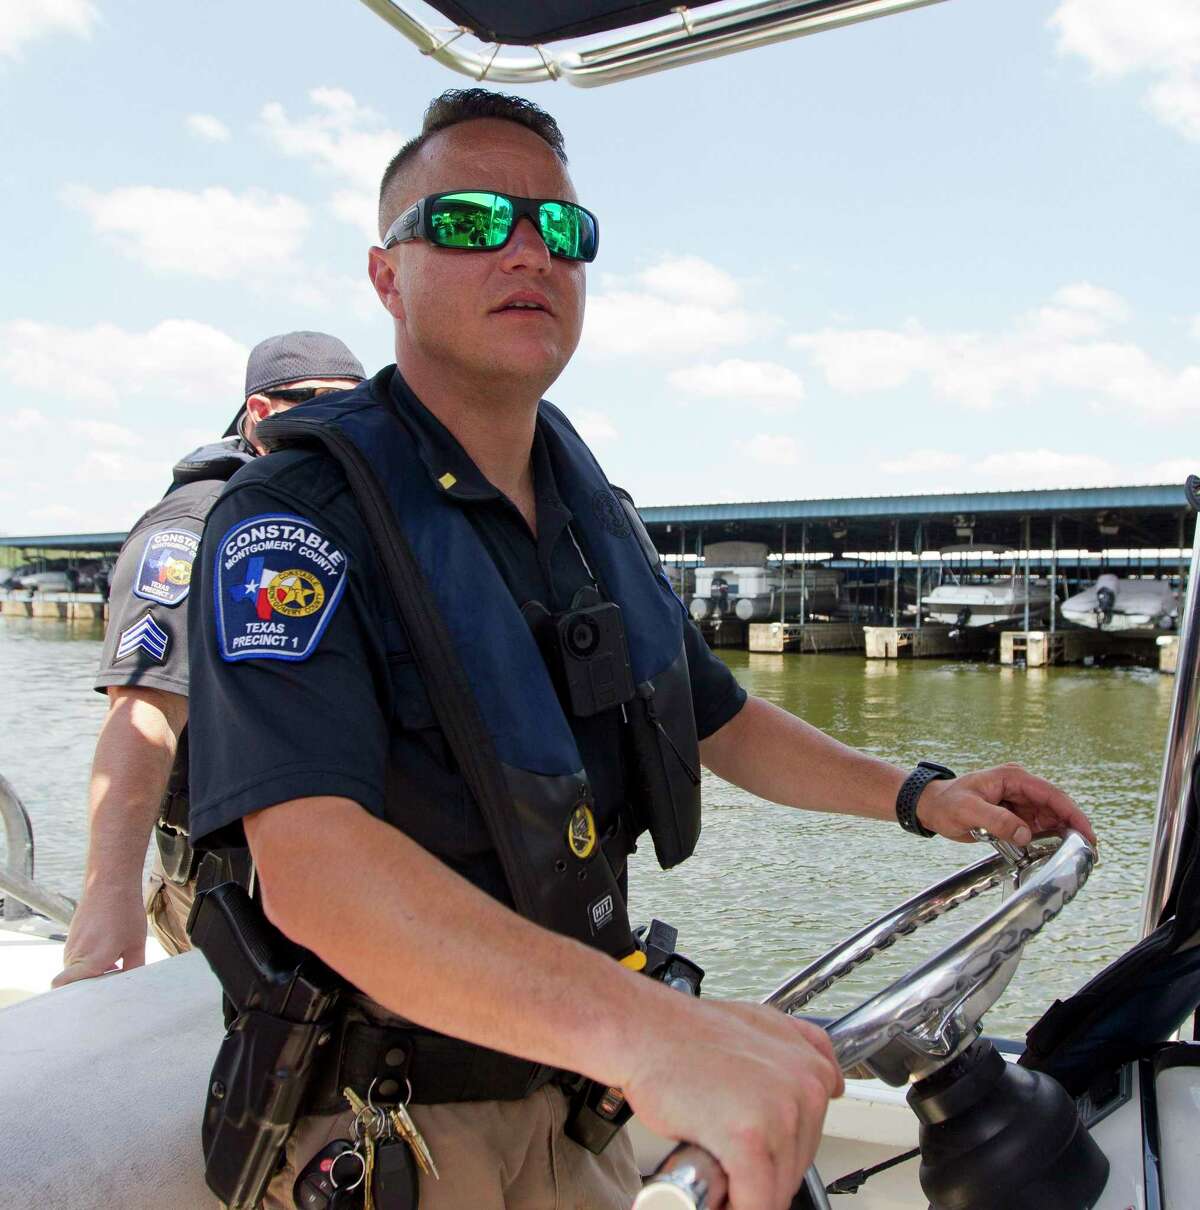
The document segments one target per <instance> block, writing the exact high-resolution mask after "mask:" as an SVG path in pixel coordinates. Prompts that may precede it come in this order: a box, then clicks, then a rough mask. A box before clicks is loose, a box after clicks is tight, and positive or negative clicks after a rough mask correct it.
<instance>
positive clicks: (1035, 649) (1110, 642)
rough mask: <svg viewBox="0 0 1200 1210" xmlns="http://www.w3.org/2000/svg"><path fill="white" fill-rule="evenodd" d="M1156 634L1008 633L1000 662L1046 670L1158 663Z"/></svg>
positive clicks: (1075, 630)
mask: <svg viewBox="0 0 1200 1210" xmlns="http://www.w3.org/2000/svg"><path fill="white" fill-rule="evenodd" d="M1155 647H1156V644H1155V636H1154V635H1152V634H1145V635H1142V634H1113V633H1111V632H1108V631H1101V630H1083V629H1081V628H1071V629H1069V630H1055V631H1049V630H1028V631H1026V630H1006V631H1004V632H1003V633H1002V634H1001V635H1000V663H1001V664H1024V665H1025V667H1026V668H1046V667H1049V666H1050V665H1053V664H1084V663H1089V662H1091V661H1094V660H1096V659H1100V658H1105V659H1108V658H1112V657H1114V656H1115V657H1117V658H1118V659H1127V660H1136V661H1137V662H1138V663H1145V664H1150V665H1152V666H1153V664H1155V663H1156V662H1157V663H1158V665H1159V667H1161V666H1162V657H1161V655H1159V656H1158V658H1157V660H1156V659H1155Z"/></svg>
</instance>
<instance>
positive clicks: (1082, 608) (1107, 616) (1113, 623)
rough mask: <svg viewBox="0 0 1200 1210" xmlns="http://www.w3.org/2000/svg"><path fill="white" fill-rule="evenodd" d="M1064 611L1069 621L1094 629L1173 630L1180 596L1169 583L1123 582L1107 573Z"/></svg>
mask: <svg viewBox="0 0 1200 1210" xmlns="http://www.w3.org/2000/svg"><path fill="white" fill-rule="evenodd" d="M1061 610H1062V616H1063V617H1064V618H1065V619H1066V620H1067V621H1068V622H1074V623H1075V625H1076V626H1088V627H1090V628H1091V629H1093V630H1108V631H1128V630H1135V631H1136V630H1140V631H1154V632H1156V633H1157V632H1162V631H1171V630H1174V629H1175V627H1176V625H1177V624H1178V621H1179V593H1178V592H1177V591H1176V590H1175V589H1174V588H1172V587H1171V585H1170V584H1169V583H1167V581H1166V580H1133V579H1125V580H1122V579H1118V577H1117V576H1115V575H1112V574H1111V573H1108V572H1106V573H1105V574H1104V575H1102V576H1097V577H1096V582H1095V584H1093V585H1092V586H1091V587H1090V588H1085V589H1084V590H1083V592H1077V593H1076V594H1075V595H1074V596H1071V597H1068V598H1067V599H1066V600H1065V601H1064V602H1063V603H1062V606H1061Z"/></svg>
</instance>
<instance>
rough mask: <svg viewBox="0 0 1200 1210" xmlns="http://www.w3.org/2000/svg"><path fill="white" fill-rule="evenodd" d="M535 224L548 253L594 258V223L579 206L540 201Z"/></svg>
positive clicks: (574, 257)
mask: <svg viewBox="0 0 1200 1210" xmlns="http://www.w3.org/2000/svg"><path fill="white" fill-rule="evenodd" d="M538 226H539V227H540V228H541V231H542V239H544V240H545V241H546V247H547V248H548V249H549V250H550V253H551V255H552V256H563V257H566V258H567V259H568V260H589V261H590V260H593V259H594V258H595V256H596V224H595V222H594V220H593V219H592V216H591V215H590V214H588V212H587V211H586V210H584V209H583V208H582V207H581V206H575V205H572V204H571V203H570V202H543V203H542V204H541V206H539V207H538Z"/></svg>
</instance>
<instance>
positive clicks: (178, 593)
mask: <svg viewBox="0 0 1200 1210" xmlns="http://www.w3.org/2000/svg"><path fill="white" fill-rule="evenodd" d="M199 549H200V535H199V534H194V533H192V531H191V530H190V529H160V530H158V531H157V532H155V533H152V534H151V535H150V537H148V538H147V539H146V547H145V549H144V550H143V551H142V561H141V563H139V564H138V573H137V578H136V579H135V580H134V582H133V595H134V596H135V597H141V598H142V599H143V600H145V601H157V602H158V604H160V605H178V604H179V602H180V601H182V600H183V598H184V597H186V596H187V594H188V589H189V588H190V587H191V584H192V562H193V560H194V559H195V558H196V551H197V550H199Z"/></svg>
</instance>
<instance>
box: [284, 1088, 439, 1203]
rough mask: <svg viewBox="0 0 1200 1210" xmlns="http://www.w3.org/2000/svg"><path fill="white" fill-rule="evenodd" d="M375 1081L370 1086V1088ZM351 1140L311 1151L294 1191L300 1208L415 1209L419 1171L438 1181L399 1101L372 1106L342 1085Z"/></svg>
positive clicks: (425, 1148) (426, 1147)
mask: <svg viewBox="0 0 1200 1210" xmlns="http://www.w3.org/2000/svg"><path fill="white" fill-rule="evenodd" d="M373 1087H374V1085H372V1088H373ZM342 1095H343V1096H344V1097H345V1098H346V1100H347V1102H348V1103H349V1105H350V1108H351V1109H352V1110H353V1111H354V1119H353V1121H352V1123H351V1128H350V1133H351V1136H352V1138H351V1139H335V1140H334V1141H333V1142H332V1143H330V1144H329V1145H328V1146H326V1147H325V1148H324V1149H323V1150H322V1151H321V1152H319V1153H318V1154H317V1155H315V1156H314V1157H313V1158H312V1160H311V1161H310V1162H309V1164H308V1165H307V1166H306V1167H305V1169H304V1171H303V1172H302V1173H301V1174H300V1176H299V1178H298V1179H297V1181H296V1185H295V1189H294V1191H293V1193H294V1197H295V1201H296V1205H297V1206H299V1207H301V1210H416V1206H417V1198H418V1193H419V1188H420V1175H419V1173H421V1172H423V1173H426V1174H427V1175H429V1176H432V1177H433V1178H434V1179H435V1180H437V1179H438V1170H437V1165H436V1164H435V1163H434V1162H433V1155H432V1153H431V1152H430V1150H429V1145H428V1144H427V1143H426V1142H425V1139H424V1137H423V1136H422V1134H421V1132H420V1130H418V1129H417V1124H416V1123H415V1122H414V1121H413V1120H412V1116H411V1115H410V1114H409V1112H408V1109H407V1108H406V1107H405V1106H404V1105H403V1104H396V1105H376V1104H375V1103H374V1101H373V1100H372V1099H371V1094H370V1092H368V1093H367V1099H366V1100H365V1101H364V1100H363V1098H362V1097H360V1096H359V1095H358V1093H356V1092H355V1091H354V1089H353V1088H345V1089H343V1090H342Z"/></svg>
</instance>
